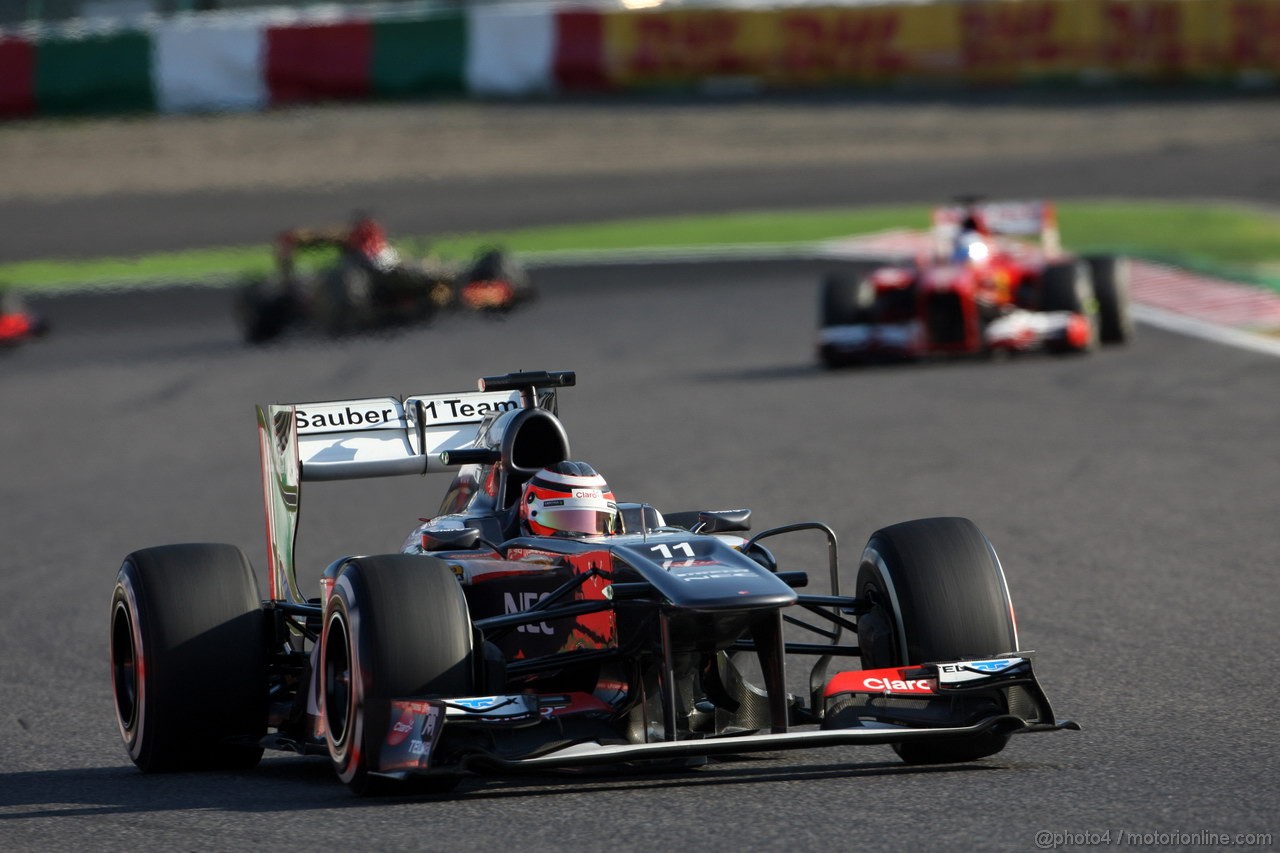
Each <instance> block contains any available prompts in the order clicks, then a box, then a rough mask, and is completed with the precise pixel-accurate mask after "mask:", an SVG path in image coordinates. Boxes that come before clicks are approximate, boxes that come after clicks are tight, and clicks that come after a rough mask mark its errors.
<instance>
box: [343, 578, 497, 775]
mask: <svg viewBox="0 0 1280 853" xmlns="http://www.w3.org/2000/svg"><path fill="white" fill-rule="evenodd" d="M473 655H474V652H473V647H472V631H471V617H470V614H469V612H468V610H467V602H466V599H465V598H464V597H463V594H462V587H461V586H460V585H459V583H458V581H457V578H456V577H455V575H454V574H453V571H452V570H451V569H450V568H449V566H447V565H446V564H444V563H442V562H440V561H439V560H436V559H433V558H431V557H419V556H410V555H404V554H391V555H383V556H375V557H360V558H355V559H352V560H350V561H349V562H348V563H346V565H345V566H344V567H343V568H342V569H341V571H340V572H339V573H338V577H337V579H336V581H335V583H334V588H333V594H332V595H331V596H330V597H329V600H328V601H327V602H326V603H325V608H324V633H323V636H322V638H321V655H320V673H319V677H320V679H321V684H320V690H321V695H322V697H323V702H324V716H325V729H326V732H325V741H326V744H327V746H328V749H329V758H330V761H331V763H332V764H333V768H334V770H335V771H336V772H337V774H338V778H339V779H341V780H342V781H343V782H344V783H345V784H346V785H348V786H349V787H350V788H351V790H352V791H354V792H355V793H356V794H359V795H369V794H378V793H383V792H385V791H387V790H389V789H391V788H392V785H391V784H389V780H386V779H384V778H382V777H379V776H376V775H374V774H375V773H376V770H377V767H378V766H379V765H378V760H379V755H380V751H381V748H382V745H383V744H384V743H385V742H386V739H387V733H388V730H389V727H390V725H391V701H392V700H393V699H402V698H410V697H413V698H440V697H460V696H471V695H474V690H475V681H476V676H475V672H476V669H475V663H474V659H473ZM456 784H457V777H456V776H455V775H450V774H444V775H436V776H427V777H423V778H422V779H421V780H419V782H418V784H416V785H415V786H414V788H413V789H414V790H434V791H441V790H448V789H450V788H452V787H453V786H454V785H456Z"/></svg>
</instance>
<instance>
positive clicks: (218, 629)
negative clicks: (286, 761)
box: [110, 544, 268, 773]
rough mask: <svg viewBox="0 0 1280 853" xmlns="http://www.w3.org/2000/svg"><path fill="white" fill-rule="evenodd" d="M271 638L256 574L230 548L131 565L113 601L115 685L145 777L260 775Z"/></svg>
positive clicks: (190, 549) (156, 555)
mask: <svg viewBox="0 0 1280 853" xmlns="http://www.w3.org/2000/svg"><path fill="white" fill-rule="evenodd" d="M267 651H268V649H267V634H266V622H265V617H264V615H263V610H262V607H261V602H260V600H259V597H258V582H257V579H256V578H255V577H254V573H253V567H252V566H251V565H250V564H249V561H248V560H247V559H246V558H245V556H244V554H243V553H241V551H240V549H238V548H235V547H233V546H231V545H204V544H201V545H168V546H164V547H161V548H148V549H146V550H143V551H135V552H134V553H132V554H130V555H129V556H128V557H125V560H124V564H123V565H122V566H121V567H120V572H119V574H118V575H117V577H116V586H115V591H114V593H113V594H112V597H111V641H110V656H111V685H112V692H113V695H114V698H115V708H116V721H117V722H118V724H119V726H120V735H121V737H122V738H123V739H124V744H125V748H126V749H128V751H129V757H130V758H131V759H133V763H134V764H136V765H138V767H139V768H140V769H142V770H143V771H144V772H148V773H151V772H158V771H166V770H202V769H233V768H247V767H253V766H254V765H256V764H257V763H258V760H259V759H260V758H261V757H262V747H261V746H259V745H258V741H259V740H260V739H261V738H262V736H263V735H264V734H266V726H267Z"/></svg>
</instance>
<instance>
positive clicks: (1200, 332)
mask: <svg viewBox="0 0 1280 853" xmlns="http://www.w3.org/2000/svg"><path fill="white" fill-rule="evenodd" d="M1130 311H1132V312H1133V317H1134V319H1135V320H1138V321H1139V322H1141V323H1146V324H1147V325H1148V326H1156V327H1158V328H1161V329H1165V330H1167V331H1170V332H1177V333H1178V334H1182V335H1189V336H1191V337H1193V338H1201V339H1203V340H1206V341H1213V342H1214V343H1216V344H1225V345H1226V346H1230V347H1236V348H1238V349H1246V350H1252V351H1253V352H1260V353H1263V354H1264V355H1271V356H1275V357H1277V358H1280V338H1272V337H1268V336H1266V335H1259V334H1256V333H1254V332H1246V331H1244V330H1243V329H1232V328H1230V327H1227V326H1218V325H1215V324H1213V323H1206V322H1205V321H1203V320H1197V319H1195V318H1193V317H1188V316H1186V315H1185V314H1175V313H1173V312H1172V311H1165V310H1164V309H1162V308H1152V307H1151V306H1150V305H1132V306H1130Z"/></svg>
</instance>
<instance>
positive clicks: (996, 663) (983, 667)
mask: <svg viewBox="0 0 1280 853" xmlns="http://www.w3.org/2000/svg"><path fill="white" fill-rule="evenodd" d="M1016 663H1022V658H1001V659H1000V660H967V661H965V662H964V667H965V668H966V669H976V670H977V671H978V672H1004V671H1005V670H1006V669H1008V668H1009V667H1011V666H1013V665H1014V664H1016Z"/></svg>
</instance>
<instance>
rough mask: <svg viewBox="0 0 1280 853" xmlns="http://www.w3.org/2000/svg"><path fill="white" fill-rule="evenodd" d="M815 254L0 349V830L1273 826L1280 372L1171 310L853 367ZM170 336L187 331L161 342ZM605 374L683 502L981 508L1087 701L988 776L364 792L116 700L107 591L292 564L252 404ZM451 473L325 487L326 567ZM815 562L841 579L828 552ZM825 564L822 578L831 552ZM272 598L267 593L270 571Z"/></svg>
mask: <svg viewBox="0 0 1280 853" xmlns="http://www.w3.org/2000/svg"><path fill="white" fill-rule="evenodd" d="M817 279H818V275H817V270H816V269H815V268H813V267H788V266H786V265H778V264H773V265H755V266H750V265H744V264H736V265H735V264H722V265H717V266H711V267H702V268H698V267H673V268H670V269H667V270H666V271H665V272H664V273H663V274H662V275H655V274H654V273H653V271H651V270H645V269H637V268H618V269H615V270H612V271H602V270H595V271H584V272H577V273H572V272H560V273H549V274H547V275H544V276H543V277H542V281H541V283H542V288H543V297H542V299H540V300H539V301H538V302H537V303H535V304H533V305H532V306H530V307H529V308H528V309H527V310H525V311H522V312H521V313H520V314H519V315H518V316H513V317H511V318H510V319H509V320H507V321H505V322H499V321H492V320H486V319H483V318H479V317H474V316H457V317H449V318H444V319H443V320H441V321H439V322H437V323H436V324H435V325H434V326H432V327H429V328H423V329H416V330H411V331H407V332H404V333H401V334H398V335H394V336H389V337H374V338H363V339H352V340H349V341H346V342H344V343H342V344H337V345H335V344H331V343H328V342H324V341H311V340H305V339H303V340H294V341H288V342H285V343H283V344H281V345H278V346H271V347H266V348H246V347H244V346H243V345H241V343H240V342H239V341H238V340H237V336H236V331H235V328H234V326H233V324H232V322H231V320H230V312H229V306H228V303H227V295H226V294H225V293H222V292H218V291H208V290H199V289H178V290H172V291H168V292H165V293H161V294H148V295H132V296H115V297H87V296H86V297H78V298H75V299H63V300H58V301H55V302H51V303H49V304H48V305H46V306H45V307H46V308H47V309H48V310H49V312H50V314H51V315H52V319H53V321H54V323H55V324H56V326H57V334H56V335H53V336H51V337H50V338H48V339H47V340H45V341H42V342H40V343H38V344H36V345H33V346H31V347H28V348H26V349H24V350H20V351H17V352H13V353H10V354H8V355H7V356H6V357H5V358H4V361H3V363H2V364H0V369H2V371H3V372H0V397H2V399H3V400H4V401H5V403H4V404H5V417H4V418H3V419H0V446H3V447H4V448H5V449H6V450H5V453H4V455H3V457H0V471H2V474H3V476H0V496H2V498H3V506H4V507H5V511H4V514H3V517H0V531H2V532H3V542H4V547H5V552H6V555H7V566H8V568H7V569H6V571H5V579H6V592H5V595H4V596H3V597H2V598H0V647H2V648H3V649H4V654H3V655H2V656H0V684H3V699H2V701H0V708H2V709H3V710H2V712H0V727H2V735H3V736H2V737H0V848H3V849H6V850H37V849H39V850H49V849H79V848H81V847H83V846H88V845H92V846H93V848H94V849H99V850H104V851H105V850H126V849H127V850H141V851H151V850H157V851H159V850H173V849H185V850H226V849H240V848H247V847H255V848H261V847H268V846H273V847H283V846H289V847H293V848H302V849H317V848H324V849H343V848H351V847H357V848H360V849H430V850H443V849H453V850H481V849H484V850H493V849H499V850H506V849H526V850H574V849H586V850H605V849H608V850H650V849H653V848H655V847H658V846H665V845H668V844H671V843H679V844H681V845H682V846H686V847H688V848H689V849H705V850H744V849H767V848H771V847H772V848H774V849H788V850H791V849H795V850H818V851H826V850H832V849H840V848H848V847H858V848H861V849H872V850H876V849H884V850H892V849H904V848H909V849H938V850H951V849H967V848H972V847H978V848H990V849H999V848H1002V849H1014V850H1026V849H1033V848H1034V847H1035V845H1036V839H1037V833H1038V832H1060V833H1072V832H1074V833H1081V832H1095V833H1102V832H1105V831H1107V830H1111V831H1112V832H1116V831H1121V832H1123V831H1129V832H1134V833H1156V832H1165V833H1169V832H1184V833H1192V832H1203V831H1212V832H1226V833H1237V832H1239V833H1244V832H1260V833H1265V832H1272V833H1274V832H1275V831H1276V830H1277V829H1280V827H1278V826H1277V823H1276V817H1275V808H1274V807H1275V796H1274V795H1275V787H1274V780H1275V776H1274V766H1275V763H1274V760H1275V755H1276V747H1275V740H1274V737H1273V733H1274V721H1275V710H1274V709H1275V707H1276V700H1277V691H1276V687H1275V678H1274V672H1273V670H1274V658H1275V651H1276V647H1275V622H1274V614H1275V612H1276V608H1277V604H1278V602H1277V580H1276V573H1275V554H1276V553H1278V552H1280V532H1278V529H1277V525H1276V523H1275V519H1276V518H1277V517H1280V494H1278V493H1277V488H1276V484H1277V483H1278V482H1280V440H1278V438H1277V432H1276V424H1277V423H1280V396H1278V395H1277V394H1276V389H1277V387H1280V359H1276V358H1274V357H1269V356H1265V355H1260V354H1256V353H1249V352H1244V351H1240V350H1236V349H1231V348H1227V347H1223V346H1219V345H1215V344H1211V343H1207V342H1202V341H1198V340H1194V339H1190V338H1185V337H1180V336H1177V335H1173V334H1169V333H1165V332H1162V331H1159V330H1156V329H1150V328H1143V329H1141V330H1140V331H1141V334H1140V336H1139V337H1138V339H1137V340H1136V341H1135V342H1134V343H1133V344H1132V345H1131V346H1129V347H1127V348H1123V349H1109V350H1106V351H1102V352H1100V353H1097V354H1095V355H1091V356H1088V357H1063V358H1052V357H1045V358H1035V357H1029V358H1022V359H1017V360H1013V361H1010V362H1003V363H995V364H991V363H985V362H968V363H955V364H936V365H923V366H916V367H900V368H881V369H867V370H847V371H837V372H826V371H823V370H820V369H818V368H817V367H816V366H815V364H814V360H813V354H812V350H811V346H812V339H813V335H814V328H813V326H814V323H813V321H814V313H815V311H814V307H815V300H816V297H817ZM158 320H163V322H157V321H158ZM517 368H529V369H538V368H550V369H566V368H573V369H577V370H578V371H579V386H578V387H576V388H573V389H568V390H566V391H565V392H564V394H563V398H562V416H563V418H564V420H565V422H566V424H567V427H568V429H569V433H570V437H571V441H572V446H573V451H574V454H575V455H576V456H579V457H581V458H585V459H589V460H591V461H593V462H594V463H595V464H596V465H597V466H598V467H599V468H600V469H601V470H602V471H604V472H605V473H606V474H607V476H608V478H609V480H610V483H611V484H612V486H613V488H614V489H615V491H616V492H617V493H618V494H619V495H620V496H622V497H624V498H626V499H643V500H647V501H650V502H653V503H654V504H656V505H657V506H659V507H665V508H668V509H686V508H696V507H737V506H740V505H748V506H751V507H752V508H753V509H754V510H755V513H756V515H755V519H756V526H757V529H760V528H762V527H764V526H766V525H772V524H781V523H786V522H792V521H797V520H802V519H811V518H813V519H823V520H827V521H828V522H830V523H831V524H832V525H833V526H834V528H835V529H836V531H837V533H838V534H839V536H840V540H841V543H842V545H843V548H844V555H845V560H846V581H851V580H852V578H851V577H850V576H849V574H848V572H850V571H852V568H853V565H852V561H854V560H855V559H856V554H857V553H858V550H859V549H860V547H861V545H862V543H863V542H864V541H865V539H866V537H867V536H868V535H869V534H870V533H871V532H872V531H873V530H874V529H875V528H876V527H878V526H882V525H885V524H889V523H893V522H896V521H899V520H905V519H909V518H916V517H923V516H932V515H965V516H968V517H971V518H973V519H974V520H975V521H976V522H977V523H978V524H979V526H981V527H982V528H983V529H984V530H985V531H986V532H987V534H988V535H989V536H990V538H991V539H992V541H993V542H994V543H995V545H996V547H997V549H998V550H999V552H1000V555H1001V557H1002V559H1003V562H1004V565H1005V568H1006V571H1007V574H1008V577H1009V583H1010V586H1011V590H1012V594H1013V597H1014V602H1015V605H1016V607H1017V613H1018V624H1019V629H1020V632H1021V640H1022V645H1023V647H1024V648H1027V649H1035V650H1037V651H1038V652H1039V655H1038V661H1039V663H1038V667H1039V672H1040V675H1041V679H1042V682H1043V683H1044V685H1045V688H1046V690H1047V691H1048V692H1049V695H1050V697H1051V698H1052V699H1053V700H1054V702H1055V703H1056V706H1057V708H1056V710H1057V712H1058V714H1059V716H1063V717H1070V718H1073V719H1075V720H1077V721H1079V722H1080V723H1081V724H1082V725H1083V727H1084V731H1082V732H1078V733H1071V732H1063V733H1055V734H1040V735H1027V736H1020V737H1017V738H1015V739H1014V741H1013V742H1012V743H1011V745H1010V746H1009V748H1008V749H1007V750H1006V751H1005V752H1003V753H1002V754H1000V755H999V756H997V757H995V758H992V759H988V760H983V761H980V762H976V763H973V764H968V765H955V766H944V767H934V768H924V769H919V768H909V767H906V766H904V765H902V764H900V763H899V762H898V761H897V760H896V758H895V756H894V755H893V754H892V752H891V751H890V750H889V749H888V748H887V747H862V748H857V747H843V748H835V749H827V750H809V751H800V752H788V753H777V754H768V755H763V756H755V757H752V758H750V759H748V760H745V761H740V762H733V763H718V764H714V765H711V766H708V767H706V768H702V769H699V770H693V771H684V772H679V773H670V772H667V773H660V774H635V773H633V774H629V775H597V776H592V777H578V776H569V775H548V776H536V777H520V776H506V777H487V778H475V779H471V780H468V781H466V782H465V783H464V784H463V786H462V787H461V788H460V790H459V791H458V792H457V793H456V794H455V795H453V796H450V797H432V796H421V797H393V798H389V799H380V800H361V799H357V798H355V797H353V796H352V795H351V794H350V793H349V792H348V791H347V790H346V789H345V788H344V787H343V786H341V785H340V784H339V783H338V782H337V781H336V780H335V779H334V778H333V777H332V774H331V771H330V769H329V767H328V763H327V760H326V759H324V758H298V757H293V756H288V755H279V756H277V755H275V754H270V755H269V757H268V758H267V759H265V760H264V762H263V763H262V765H261V766H260V767H259V768H258V769H256V770H254V771H252V772H245V773H213V774H179V775H170V776H157V777H147V776H143V775H141V774H140V773H138V772H137V771H136V770H135V769H134V768H133V767H132V765H131V764H129V763H128V761H127V758H126V755H125V753H124V751H123V749H122V747H121V745H120V743H119V737H118V734H117V732H116V730H115V723H114V720H113V717H112V711H111V697H110V692H109V686H108V681H109V678H108V668H107V660H106V641H107V630H106V628H107V603H108V600H109V596H110V592H111V585H112V582H113V579H114V575H115V570H116V568H117V567H118V565H119V562H120V559H121V558H122V557H123V555H124V554H125V553H127V552H128V551H130V550H132V549H135V548H139V547H143V546H148V545H154V544H161V543H166V542H175V541H209V540H212V541H225V542H231V543H235V544H238V545H240V546H242V547H243V548H245V549H246V551H247V552H248V553H249V554H250V555H251V557H252V558H253V559H254V560H255V562H258V563H261V555H262V553H263V547H264V546H263V533H262V511H261V508H260V500H261V498H260V495H261V492H260V487H259V480H258V462H257V449H256V431H255V426H254V419H253V404H254V403H255V402H268V401H303V400H314V399H334V398H342V397H347V396H362V395H363V396H367V395H374V394H391V393H414V392H431V391H445V390H460V389H466V388H469V387H471V386H472V383H473V381H474V379H475V377H477V376H479V375H483V374H487V373H494V372H500V371H506V370H512V369H517ZM445 486H446V483H445V482H444V481H442V480H440V479H438V478H431V479H427V480H423V479H420V478H407V479H400V480H380V481H367V482H359V483H350V484H317V485H315V486H312V487H310V488H309V490H308V492H307V494H306V497H305V499H304V502H303V506H304V507H305V512H304V515H303V523H302V531H301V542H302V548H301V551H300V558H301V560H302V561H303V564H304V565H306V566H309V567H312V569H311V570H310V571H309V572H307V573H306V574H308V580H307V583H309V584H311V583H313V582H314V581H313V578H314V574H315V571H314V570H315V569H316V567H318V566H319V565H322V563H323V562H327V561H328V559H329V558H330V557H332V556H333V555H336V554H339V553H352V552H355V553H359V552H379V551H389V550H394V549H395V548H396V547H397V546H398V544H399V542H400V541H401V539H402V538H403V536H404V534H405V533H406V532H407V531H408V530H409V529H410V528H411V527H412V526H413V524H414V523H415V519H416V518H417V517H418V516H420V515H426V514H429V513H430V512H432V510H433V507H434V506H435V505H436V501H438V500H439V498H440V497H441V496H442V494H443V492H444V489H445ZM780 553H781V554H782V555H783V557H784V559H785V560H789V561H790V562H789V564H790V565H792V566H795V567H811V568H812V569H814V571H815V575H819V576H820V575H821V568H822V563H821V561H820V558H818V552H817V551H816V550H815V549H810V548H809V547H808V546H807V545H806V546H802V547H800V548H799V549H797V551H796V556H794V557H791V556H788V552H786V551H781V552H780ZM815 558H818V559H815ZM261 580H263V579H262V578H261V576H260V581H261Z"/></svg>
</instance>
